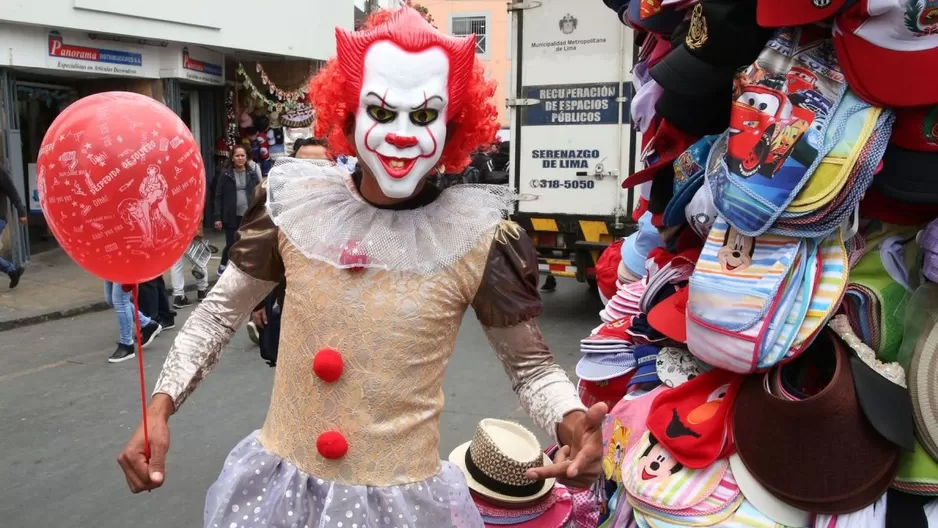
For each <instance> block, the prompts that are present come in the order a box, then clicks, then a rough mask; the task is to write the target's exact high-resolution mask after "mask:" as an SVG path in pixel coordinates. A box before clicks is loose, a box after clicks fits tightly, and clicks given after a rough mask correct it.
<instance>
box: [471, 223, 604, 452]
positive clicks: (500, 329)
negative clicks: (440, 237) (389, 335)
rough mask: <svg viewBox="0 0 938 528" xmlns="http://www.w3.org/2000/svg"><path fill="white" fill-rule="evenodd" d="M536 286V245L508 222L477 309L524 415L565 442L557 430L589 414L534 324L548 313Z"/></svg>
mask: <svg viewBox="0 0 938 528" xmlns="http://www.w3.org/2000/svg"><path fill="white" fill-rule="evenodd" d="M537 283H538V262H537V250H535V249H534V244H532V242H531V239H530V238H528V235H527V233H525V232H524V230H522V229H521V228H520V227H519V226H518V225H517V224H513V223H509V222H503V223H502V225H501V226H499V227H498V231H497V233H496V236H495V240H494V241H493V243H492V249H491V252H490V253H489V259H488V263H487V264H486V268H485V273H484V275H483V278H482V284H481V285H480V287H479V290H478V292H477V293H476V296H475V299H474V300H473V302H472V307H473V308H474V309H475V312H476V315H477V316H478V318H479V321H480V322H481V323H482V328H483V329H484V330H485V335H486V336H487V337H488V339H489V343H490V344H491V345H492V348H493V349H494V350H495V353H496V354H497V355H498V359H499V360H500V361H501V362H502V365H503V366H504V367H505V372H507V373H508V377H509V378H511V383H512V388H513V389H514V391H515V393H516V394H517V395H518V399H519V400H520V401H521V407H522V409H524V411H525V412H526V413H528V415H529V416H530V417H531V419H533V420H534V423H536V424H537V425H538V427H541V428H542V429H544V430H545V431H546V432H547V433H548V434H550V435H551V437H552V438H553V439H554V440H557V441H562V440H563V438H560V436H561V432H560V431H558V428H559V427H560V425H561V422H562V421H563V419H564V417H566V416H567V415H569V414H570V413H573V412H576V411H585V410H586V408H585V407H584V406H583V404H582V403H581V402H580V399H579V397H578V396H577V390H576V387H575V386H574V385H573V383H572V382H571V381H570V379H569V378H568V377H567V374H566V373H565V372H564V371H563V369H562V368H561V367H560V366H559V365H557V363H556V362H555V361H554V357H553V355H551V353H550V349H549V348H548V347H547V344H546V343H545V342H544V337H543V336H542V335H541V331H540V329H539V328H538V326H537V322H536V321H535V317H537V316H538V315H540V314H541V311H542V308H543V305H542V303H541V297H540V294H539V293H538V291H537V285H538V284H537Z"/></svg>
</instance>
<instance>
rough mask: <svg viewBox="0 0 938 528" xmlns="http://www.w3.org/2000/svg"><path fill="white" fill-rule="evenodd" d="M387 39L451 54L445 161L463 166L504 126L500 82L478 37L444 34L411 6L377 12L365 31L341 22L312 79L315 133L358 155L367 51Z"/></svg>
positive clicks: (451, 167)
mask: <svg viewBox="0 0 938 528" xmlns="http://www.w3.org/2000/svg"><path fill="white" fill-rule="evenodd" d="M381 41H389V42H391V43H393V44H395V45H396V46H398V47H400V48H401V49H403V50H405V51H409V52H412V53H418V52H421V51H425V50H428V49H430V48H434V47H438V48H441V49H442V50H443V51H444V52H445V53H446V55H447V56H448V57H449V60H450V73H449V103H448V105H449V106H448V107H447V124H446V128H447V140H446V144H445V145H444V147H443V154H442V156H441V158H440V164H441V165H443V166H445V167H446V171H447V172H459V171H462V170H463V169H464V168H465V167H466V165H468V164H469V155H470V154H471V153H472V152H473V151H474V150H475V149H477V148H478V147H480V146H483V145H489V144H491V143H492V142H493V141H494V140H495V135H496V133H497V132H498V129H499V124H498V121H497V116H498V109H497V108H496V107H495V103H494V102H493V101H492V98H493V97H494V95H495V82H494V81H487V80H486V79H485V71H484V69H483V68H482V64H481V63H480V62H479V61H478V60H477V59H476V57H475V37H472V36H469V37H462V38H459V37H451V36H447V35H443V34H442V33H440V32H439V31H438V30H437V29H436V28H434V27H433V26H431V25H430V23H429V22H427V21H426V20H424V19H423V18H422V17H421V16H420V14H419V13H417V11H415V10H414V9H412V8H409V7H404V8H401V9H399V10H397V11H384V10H383V11H378V12H376V13H374V14H373V15H372V16H371V17H369V19H368V21H367V23H366V26H365V28H364V29H363V30H362V31H347V30H344V29H339V28H336V48H337V53H336V57H335V58H333V59H331V60H330V61H329V62H328V63H327V64H326V66H325V67H324V68H323V69H322V70H320V71H319V73H318V74H316V76H315V77H314V78H313V80H312V82H311V83H310V90H309V93H310V101H311V103H312V105H313V107H314V108H315V109H316V128H315V131H314V133H315V135H316V136H317V137H326V138H328V140H329V150H330V152H331V153H332V154H333V155H336V156H337V155H341V154H355V155H357V152H356V150H355V145H354V144H351V143H349V141H348V137H347V134H348V133H349V132H351V130H352V127H353V126H354V123H355V121H354V119H355V112H356V111H357V110H358V107H359V98H360V94H361V85H362V78H363V77H364V64H365V54H366V53H367V52H368V49H369V48H370V47H371V45H372V44H374V43H376V42H381Z"/></svg>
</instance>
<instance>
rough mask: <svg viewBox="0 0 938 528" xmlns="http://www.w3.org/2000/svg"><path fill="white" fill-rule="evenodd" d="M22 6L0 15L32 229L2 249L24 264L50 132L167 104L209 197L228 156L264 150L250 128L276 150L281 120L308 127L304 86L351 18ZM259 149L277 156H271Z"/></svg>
mask: <svg viewBox="0 0 938 528" xmlns="http://www.w3.org/2000/svg"><path fill="white" fill-rule="evenodd" d="M15 3H16V4H17V5H16V9H3V10H0V51H2V57H3V58H2V59H0V163H2V164H3V166H4V167H5V168H6V169H7V170H8V171H9V172H10V174H11V176H12V177H13V180H14V184H15V186H16V187H17V190H18V191H19V192H20V194H21V197H22V198H23V200H24V203H26V205H27V207H28V208H29V209H30V215H29V218H28V220H29V222H28V224H29V226H28V227H26V228H19V229H18V228H17V227H15V226H16V223H15V222H14V223H12V224H11V225H10V227H9V228H8V229H6V230H5V232H4V234H3V239H0V244H2V246H3V248H5V253H7V254H8V255H9V256H11V257H12V259H13V260H14V261H15V262H17V263H25V262H28V260H29V257H30V255H31V253H32V249H31V248H32V247H33V246H41V245H42V244H43V243H44V241H45V242H47V241H48V240H49V239H50V238H51V237H50V235H49V234H48V231H47V229H46V227H45V221H44V219H43V217H42V212H41V211H40V210H39V202H38V194H37V190H36V183H35V172H36V160H37V158H38V153H39V149H40V146H41V144H42V140H43V137H44V135H45V131H46V130H47V129H48V127H49V125H51V123H52V121H53V120H54V119H55V118H56V117H57V116H58V114H59V113H60V112H61V111H62V110H64V108H65V107H67V106H68V105H69V104H71V103H72V102H74V101H75V100H77V99H79V98H81V97H84V96H87V95H91V94H94V93H99V92H104V91H113V90H121V91H132V92H136V93H141V94H144V95H147V96H150V97H153V98H154V99H157V100H159V101H161V102H163V103H164V104H166V105H167V106H169V107H170V108H172V109H173V110H174V111H175V112H176V113H177V114H178V115H180V117H181V118H182V119H183V121H184V122H185V123H186V125H188V126H189V127H190V129H191V130H192V132H193V136H194V137H195V138H196V140H197V141H198V142H199V144H200V147H201V150H202V157H203V159H204V160H205V162H206V184H207V185H208V184H209V183H210V182H211V180H212V179H213V177H214V172H215V168H216V162H219V163H220V162H221V160H220V159H219V158H223V156H221V157H216V154H221V153H223V152H224V150H225V148H223V147H224V146H225V145H227V146H229V147H230V146H231V145H232V144H233V143H235V142H247V143H248V144H257V143H256V142H257V138H258V134H257V130H256V128H257V127H255V125H260V126H264V128H265V129H270V132H269V133H270V134H271V138H272V141H274V138H276V137H280V138H281V140H280V141H281V143H282V142H283V140H282V137H283V136H284V135H285V134H284V131H283V130H281V131H280V132H278V133H277V134H279V136H277V135H275V134H274V132H273V129H274V127H273V126H272V125H277V124H279V123H277V121H278V118H279V117H280V114H286V113H288V112H293V113H294V114H297V115H300V117H301V118H302V119H300V118H296V119H295V121H298V122H297V123H296V124H297V125H303V122H302V121H305V120H306V119H305V117H303V116H304V115H305V114H309V112H308V111H307V110H306V109H304V108H303V107H302V105H303V103H302V102H301V100H302V101H305V86H304V83H306V82H307V81H308V78H309V76H310V75H312V73H314V72H315V70H316V69H317V68H318V66H319V65H320V64H321V63H322V62H324V61H325V60H327V59H328V58H329V57H331V56H332V55H334V53H335V31H334V28H335V27H336V26H340V27H348V28H351V27H352V26H353V18H354V14H355V7H354V0H305V1H303V2H294V3H292V4H286V5H284V4H273V5H272V4H264V3H257V2H252V1H249V0H224V1H222V0H199V1H198V2H193V1H191V0H161V1H159V2H149V3H147V2H127V1H124V0H32V1H31V2H15ZM261 20H264V21H266V22H265V23H264V24H263V25H258V21H261ZM299 21H302V22H299ZM304 112H305V113H304ZM310 119H311V117H310ZM284 121H286V120H284ZM306 126H308V123H306ZM249 131H250V132H252V133H251V135H250V137H247V136H246V132H249ZM260 132H261V133H263V132H264V131H260ZM261 144H262V145H263V148H264V149H265V150H264V152H263V155H264V156H271V155H273V153H274V150H275V149H274V146H272V145H269V144H267V143H266V142H261ZM219 145H221V147H220V146H219ZM258 152H260V150H259V149H258ZM0 207H9V204H0Z"/></svg>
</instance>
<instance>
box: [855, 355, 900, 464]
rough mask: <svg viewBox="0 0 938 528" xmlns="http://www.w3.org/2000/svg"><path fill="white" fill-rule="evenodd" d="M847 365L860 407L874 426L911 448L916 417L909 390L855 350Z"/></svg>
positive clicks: (894, 440)
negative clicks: (866, 361)
mask: <svg viewBox="0 0 938 528" xmlns="http://www.w3.org/2000/svg"><path fill="white" fill-rule="evenodd" d="M850 368H851V369H852V370H853V385H854V390H855V391H856V394H857V400H858V401H859V402H860V408H861V409H863V414H864V415H866V418H867V419H868V420H869V421H870V423H871V424H872V425H873V429H876V432H878V433H879V434H880V435H882V436H883V438H885V439H886V440H889V441H890V442H892V443H893V444H895V445H897V446H899V447H901V448H902V449H905V450H906V451H912V450H913V449H914V448H915V433H914V431H915V418H914V415H913V409H912V399H911V398H910V397H909V391H908V390H907V389H906V388H905V387H900V386H899V385H896V384H895V383H893V382H891V381H889V380H888V379H886V378H884V377H883V376H881V375H880V374H879V373H877V372H876V371H875V370H873V369H872V368H871V367H870V366H869V365H867V364H866V363H864V362H863V360H862V359H860V358H859V357H858V356H857V355H856V353H851V354H850Z"/></svg>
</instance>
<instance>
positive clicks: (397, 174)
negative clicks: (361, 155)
mask: <svg viewBox="0 0 938 528" xmlns="http://www.w3.org/2000/svg"><path fill="white" fill-rule="evenodd" d="M376 154H377V153H376ZM378 159H379V160H381V164H382V165H384V170H385V171H387V173H388V175H389V176H390V177H392V178H394V179H396V180H399V179H401V178H403V177H405V176H407V175H408V174H410V171H411V170H412V169H413V168H414V165H415V164H416V163H417V158H391V157H388V156H382V155H381V154H378Z"/></svg>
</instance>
